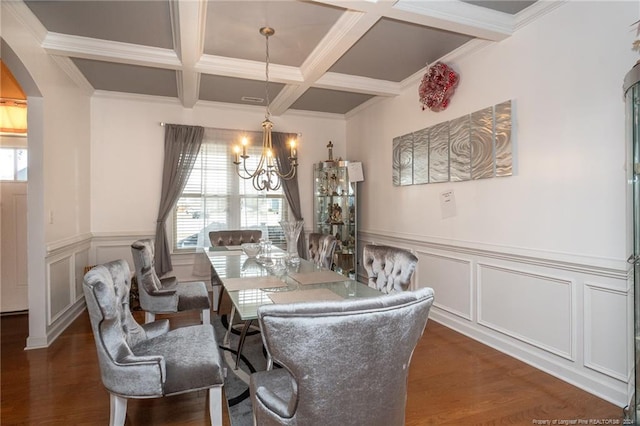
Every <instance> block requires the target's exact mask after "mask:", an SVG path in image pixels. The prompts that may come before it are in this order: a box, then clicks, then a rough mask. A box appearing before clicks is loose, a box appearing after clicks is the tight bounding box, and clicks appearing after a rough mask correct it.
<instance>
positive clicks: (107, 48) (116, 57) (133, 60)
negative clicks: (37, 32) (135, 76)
mask: <svg viewBox="0 0 640 426" xmlns="http://www.w3.org/2000/svg"><path fill="white" fill-rule="evenodd" d="M42 47H43V48H44V49H45V50H46V51H47V53H50V54H52V55H61V56H69V57H72V58H83V59H92V60H96V61H109V62H117V63H121V64H131V65H141V66H147V67H154V68H169V69H174V70H177V69H180V67H181V65H182V64H181V62H180V60H179V59H178V56H177V55H176V53H175V52H174V51H173V50H170V49H161V48H159V47H151V46H141V45H137V44H131V43H121V42H118V41H107V40H98V39H95V38H88V37H81V36H73V35H66V34H59V33H51V32H50V33H48V34H47V36H46V37H45V39H44V41H43V42H42Z"/></svg>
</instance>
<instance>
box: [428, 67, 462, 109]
mask: <svg viewBox="0 0 640 426" xmlns="http://www.w3.org/2000/svg"><path fill="white" fill-rule="evenodd" d="M459 80H460V77H459V76H458V73H456V72H455V71H454V70H453V69H451V67H449V66H448V65H446V64H443V63H442V62H436V63H435V64H433V65H432V66H430V67H429V69H427V73H426V74H425V75H424V77H422V82H421V83H420V88H419V89H418V93H419V94H420V103H421V104H422V110H423V111H424V110H425V109H426V108H429V109H430V110H431V111H436V112H437V111H442V110H444V109H445V108H446V107H447V106H449V100H450V98H451V96H453V92H454V91H455V90H456V86H457V85H458V81H459Z"/></svg>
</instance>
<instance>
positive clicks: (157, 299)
mask: <svg viewBox="0 0 640 426" xmlns="http://www.w3.org/2000/svg"><path fill="white" fill-rule="evenodd" d="M153 252H154V248H153V241H152V240H150V239H144V240H138V241H135V242H134V243H133V244H131V255H132V256H133V263H134V264H135V267H136V277H137V278H138V292H139V295H140V306H142V309H144V310H145V311H157V312H163V311H168V312H171V311H175V310H176V309H177V306H178V294H177V293H176V292H175V291H172V290H166V289H165V287H167V283H162V282H161V280H160V278H158V275H157V274H156V270H155V261H154V253H153ZM172 284H175V282H174V283H172ZM169 287H170V286H169Z"/></svg>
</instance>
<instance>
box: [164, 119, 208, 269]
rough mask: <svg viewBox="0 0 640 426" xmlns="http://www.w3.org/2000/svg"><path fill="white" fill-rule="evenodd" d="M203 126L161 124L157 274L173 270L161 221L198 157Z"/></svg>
mask: <svg viewBox="0 0 640 426" xmlns="http://www.w3.org/2000/svg"><path fill="white" fill-rule="evenodd" d="M203 135H204V127H201V126H183V125H179V124H165V126H164V168H163V170H162V193H161V194H160V208H159V209H158V221H157V223H156V244H155V269H156V274H158V276H159V277H161V276H163V275H164V274H166V273H167V272H169V271H171V270H172V269H173V265H172V264H171V250H170V249H169V241H168V240H167V235H166V232H165V224H166V221H167V217H168V216H169V213H170V212H171V209H172V208H173V206H174V205H175V203H176V201H177V200H178V197H180V194H181V193H182V190H183V189H184V186H185V185H186V183H187V179H189V174H191V169H192V168H193V164H194V163H195V161H196V158H197V157H198V152H199V151H200V145H202V137H203Z"/></svg>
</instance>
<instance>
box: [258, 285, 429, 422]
mask: <svg viewBox="0 0 640 426" xmlns="http://www.w3.org/2000/svg"><path fill="white" fill-rule="evenodd" d="M433 297H434V296H433V290H432V289H430V288H422V289H419V290H416V291H406V292H401V293H395V294H390V295H382V296H380V297H375V298H365V299H349V300H343V301H333V302H313V303H311V302H309V303H294V304H273V305H263V306H261V307H260V308H258V320H259V322H260V327H261V328H262V339H263V342H264V345H265V347H266V349H267V352H268V354H269V355H270V356H271V357H272V359H273V362H274V363H277V364H278V365H281V366H282V368H276V369H273V370H270V371H261V372H258V373H253V374H252V375H251V379H250V394H251V403H252V407H253V416H254V424H257V425H261V426H270V425H300V426H303V425H304V426H306V425H323V426H344V425H367V426H378V425H379V426H395V425H398V426H399V425H404V420H405V406H406V399H407V378H408V373H409V363H410V361H411V355H412V353H413V350H414V348H415V346H416V344H417V343H418V340H419V339H420V337H421V336H422V334H423V332H424V329H425V326H426V323H427V318H428V315H429V310H430V309H431V305H432V303H433Z"/></svg>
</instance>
